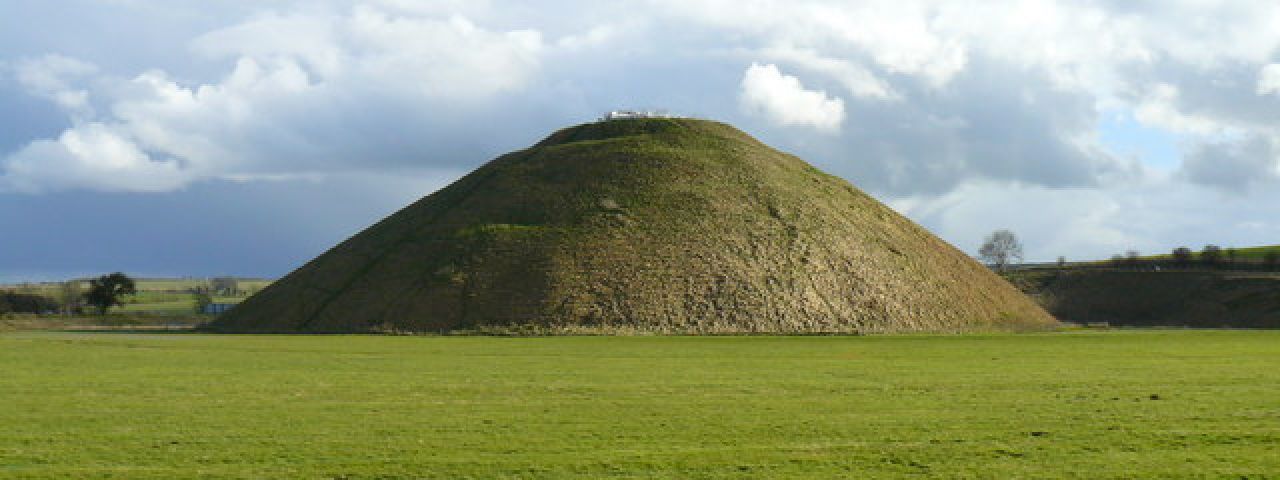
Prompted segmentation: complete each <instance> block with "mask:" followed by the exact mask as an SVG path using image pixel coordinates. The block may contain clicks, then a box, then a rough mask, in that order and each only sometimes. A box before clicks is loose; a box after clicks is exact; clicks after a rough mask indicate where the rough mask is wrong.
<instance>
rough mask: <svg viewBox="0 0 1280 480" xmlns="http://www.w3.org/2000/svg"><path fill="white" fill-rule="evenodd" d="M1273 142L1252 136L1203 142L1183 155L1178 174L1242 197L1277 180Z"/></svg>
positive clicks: (1279, 174) (1279, 172)
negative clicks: (1184, 156) (1255, 188)
mask: <svg viewBox="0 0 1280 480" xmlns="http://www.w3.org/2000/svg"><path fill="white" fill-rule="evenodd" d="M1277 160H1280V152H1277V150H1276V147H1275V144H1274V143H1273V141H1272V140H1270V139H1268V138H1265V137H1261V136H1252V137H1249V138H1246V139H1243V140H1239V141H1224V142H1213V143H1205V144H1201V145H1199V146H1197V148H1196V149H1195V150H1194V151H1192V152H1191V153H1190V154H1188V155H1187V156H1186V158H1185V159H1184V160H1183V164H1182V170H1181V172H1180V173H1181V174H1182V175H1183V176H1185V177H1186V178H1187V179H1188V180H1190V181H1191V182H1194V183H1197V184H1200V185H1205V186H1210V187H1216V188H1219V189H1222V190H1223V191H1225V192H1231V193H1235V194H1243V193H1245V192H1247V191H1248V190H1249V189H1250V188H1251V187H1253V186H1254V185H1257V184H1261V183H1266V182H1269V181H1274V180H1276V179H1277V178H1280V171H1277V165H1278V164H1277Z"/></svg>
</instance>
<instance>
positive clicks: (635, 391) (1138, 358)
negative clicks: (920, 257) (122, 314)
mask: <svg viewBox="0 0 1280 480" xmlns="http://www.w3.org/2000/svg"><path fill="white" fill-rule="evenodd" d="M1086 353H1087V354H1086ZM1277 364H1280V332H1238V331H1236V332H1232V331H1132V332H1107V333H1095V332H1086V333H1061V334H1035V335H981V336H977V335H974V336H887V337H885V336H880V337H790V338H777V337H628V338H617V337H551V338H491V337H436V338H431V337H425V338H424V337H376V336H375V337H351V336H320V337H315V336H257V337H240V336H202V335H124V334H96V335H88V334H66V333H22V334H8V335H0V367H2V368H3V370H4V372H5V374H4V375H0V425H4V428H0V477H5V478H68V477H75V478H92V477H106V476H115V477H125V478H189V477H196V476H214V477H236V478H249V477H258V478H284V477H308V478H317V477H326V478H327V477H341V478H373V477H379V476H381V477H383V478H385V477H388V476H412V477H431V478H557V479H560V478H600V477H624V478H869V477H876V478H888V477H907V476H919V475H929V476H933V477H936V478H961V477H976V478H1018V477H1021V478H1029V477H1036V478H1044V477H1055V478H1061V477H1078V478H1158V477H1179V478H1186V477H1199V476H1207V477H1219V476H1221V477H1231V478H1238V477H1242V476H1245V475H1253V476H1254V478H1262V477H1263V476H1265V475H1270V474H1274V472H1277V471H1280V456H1276V455H1275V451H1276V450H1277V448H1280V413H1278V412H1280V369H1276V368H1275V366H1276V365H1277ZM1153 394H1155V395H1158V398H1159V399H1158V400H1153V399H1151V395H1153ZM1032 432H1044V433H1042V434H1033V433H1032Z"/></svg>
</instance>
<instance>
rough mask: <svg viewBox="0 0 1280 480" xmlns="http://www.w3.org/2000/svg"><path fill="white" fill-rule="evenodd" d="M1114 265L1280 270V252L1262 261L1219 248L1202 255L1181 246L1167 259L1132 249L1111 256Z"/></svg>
mask: <svg viewBox="0 0 1280 480" xmlns="http://www.w3.org/2000/svg"><path fill="white" fill-rule="evenodd" d="M1110 264H1111V266H1113V267H1121V268H1126V267H1127V268H1144V267H1147V268H1150V267H1168V268H1184V269H1190V268H1200V269H1215V270H1258V271H1275V270H1280V252H1276V251H1268V252H1265V253H1263V255H1262V256H1261V257H1259V258H1250V257H1246V256H1243V255H1240V252H1239V251H1238V250H1236V249H1234V248H1225V249H1224V248H1222V247H1219V246H1217V245H1213V244H1210V245H1205V246H1204V248H1202V249H1201V250H1200V251H1199V252H1196V251H1193V250H1191V249H1190V248H1188V247H1178V248H1175V249H1173V251H1172V252H1170V254H1169V256H1168V257H1166V258H1143V257H1141V256H1140V255H1139V254H1138V252H1136V251H1132V250H1130V251H1129V252H1126V253H1125V254H1124V255H1115V256H1112V257H1111V261H1110Z"/></svg>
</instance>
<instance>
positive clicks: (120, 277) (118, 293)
mask: <svg viewBox="0 0 1280 480" xmlns="http://www.w3.org/2000/svg"><path fill="white" fill-rule="evenodd" d="M135 293H138V291H137V289H136V288H134V284H133V279H132V278H129V276H127V275H125V274H123V273H120V272H116V273H111V274H107V275H103V276H101V277H98V278H95V279H93V280H89V293H87V294H85V301H86V302H87V303H88V304H89V305H92V306H93V307H94V308H95V309H97V311H98V315H105V314H106V313H107V309H109V308H111V307H113V306H116V305H123V304H122V303H121V302H120V297H122V296H125V295H132V294H135Z"/></svg>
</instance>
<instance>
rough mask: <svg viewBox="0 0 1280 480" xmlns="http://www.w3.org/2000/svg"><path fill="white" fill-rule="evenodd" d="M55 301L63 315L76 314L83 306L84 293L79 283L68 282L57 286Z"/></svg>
mask: <svg viewBox="0 0 1280 480" xmlns="http://www.w3.org/2000/svg"><path fill="white" fill-rule="evenodd" d="M57 300H58V305H59V306H60V307H61V308H62V314H63V315H71V314H74V313H76V312H78V311H79V310H80V307H81V306H83V305H84V291H83V289H82V288H81V287H80V282H79V281H77V280H68V281H65V282H62V283H60V284H58V292H57Z"/></svg>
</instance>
